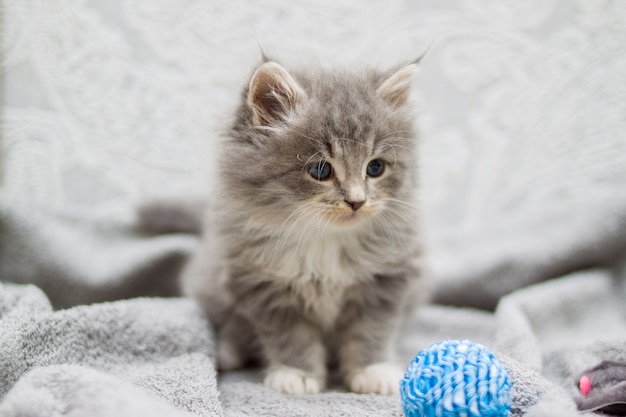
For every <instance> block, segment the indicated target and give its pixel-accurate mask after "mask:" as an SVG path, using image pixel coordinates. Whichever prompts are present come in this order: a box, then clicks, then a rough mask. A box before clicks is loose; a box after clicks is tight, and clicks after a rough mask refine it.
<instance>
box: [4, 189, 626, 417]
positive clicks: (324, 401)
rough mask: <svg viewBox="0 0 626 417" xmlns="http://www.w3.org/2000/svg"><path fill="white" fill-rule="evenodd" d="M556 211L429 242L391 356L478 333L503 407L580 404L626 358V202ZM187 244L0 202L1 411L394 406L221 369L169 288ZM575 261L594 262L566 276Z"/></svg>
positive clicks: (127, 226)
mask: <svg viewBox="0 0 626 417" xmlns="http://www.w3.org/2000/svg"><path fill="white" fill-rule="evenodd" d="M559 210H565V208H563V207H561V208H559V207H554V208H551V209H549V210H545V209H542V210H541V211H538V212H534V213H528V215H527V216H525V217H524V216H522V217H521V218H520V219H517V220H518V222H517V223H508V226H507V227H496V226H494V229H493V230H485V232H484V233H483V234H482V235H481V236H463V235H462V234H458V235H457V236H456V238H457V239H456V242H455V244H454V245H453V244H450V243H448V244H444V243H441V244H440V245H439V246H438V247H435V248H433V253H432V254H431V255H430V257H429V258H428V259H430V260H431V264H432V271H433V274H434V276H435V278H436V281H435V282H436V300H435V304H433V305H431V306H429V307H426V308H424V309H422V310H421V311H419V312H418V313H417V314H416V315H415V316H414V317H412V318H411V320H410V323H409V324H408V326H407V328H406V329H405V331H404V332H403V333H402V334H401V337H400V343H399V346H398V353H399V359H400V361H402V362H403V363H406V364H407V365H408V363H409V361H410V360H411V359H412V357H413V356H414V355H415V354H416V353H417V352H418V351H419V350H420V349H423V348H425V347H427V346H428V345H429V344H431V343H432V342H435V341H438V340H442V339H471V340H473V341H476V342H481V343H483V344H485V345H487V346H488V347H489V348H490V349H492V350H493V351H494V352H496V354H497V355H498V356H499V357H500V358H501V359H502V361H503V362H504V363H505V365H506V367H507V368H508V369H509V372H510V374H511V377H512V379H513V381H514V388H513V404H512V415H514V416H521V415H529V416H548V415H549V416H574V415H578V411H577V408H576V402H575V400H576V398H580V394H579V393H578V388H577V386H576V384H575V382H576V378H577V377H578V375H579V374H580V373H581V372H583V371H584V370H585V369H587V368H590V367H592V366H594V365H596V364H597V363H599V362H600V361H602V360H614V361H626V306H625V303H624V301H625V299H626V291H625V289H624V281H625V280H626V275H625V274H624V271H623V270H621V269H620V267H619V265H620V262H621V260H622V259H623V256H624V254H626V251H625V248H626V245H624V236H626V222H625V218H626V210H625V207H624V202H623V201H622V200H621V199H618V198H610V197H608V196H607V197H606V198H605V199H604V200H602V204H598V205H593V206H592V205H589V204H582V203H581V205H580V206H571V205H569V206H568V208H567V210H569V213H570V218H572V219H578V222H577V223H576V222H574V223H576V224H578V226H576V224H573V223H572V221H568V222H562V221H561V222H559V221H551V219H552V220H554V218H555V216H557V215H558V212H559ZM533 214H534V215H533ZM546 216H547V217H546ZM495 224H496V223H495V222H494V225H495ZM533 225H535V226H533ZM548 225H549V227H548ZM533 235H534V236H541V237H536V238H535V239H533V238H532V236H533ZM462 239H468V240H470V239H471V242H470V241H468V240H466V244H465V245H462ZM513 242H516V243H515V244H513ZM196 243H197V238H196V237H194V236H191V235H160V236H149V235H145V234H143V233H142V232H141V231H139V230H138V228H137V227H136V224H135V221H134V220H133V218H132V216H128V217H127V218H125V219H118V220H111V219H108V220H106V221H104V220H102V219H96V218H89V217H86V216H80V215H77V214H76V213H73V214H68V213H51V212H48V211H44V210H39V211H37V210H33V209H32V208H30V209H25V208H23V207H19V206H17V205H16V204H12V203H10V202H8V201H6V199H5V200H2V201H1V204H0V278H1V279H2V284H0V416H2V417H5V416H6V417H10V416H24V415H28V416H55V415H71V416H131V415H138V414H142V415H155V416H183V415H187V416H191V415H197V416H401V415H402V406H401V402H400V398H399V397H394V396H392V397H385V396H374V395H356V394H351V393H346V392H345V391H344V390H343V389H342V388H341V387H340V386H339V385H338V384H335V385H333V386H332V387H331V389H330V390H329V391H328V392H325V393H322V394H319V395H310V396H308V395H307V396H288V395H282V394H278V393H275V392H272V391H271V390H268V389H267V388H265V387H264V386H263V385H262V383H261V379H262V375H261V373H260V372H259V371H258V370H254V369H251V370H246V371H242V372H236V373H228V374H223V375H218V374H217V373H216V371H215V368H214V361H213V345H214V338H213V333H212V331H211V327H210V324H209V323H208V322H207V320H206V318H205V317H204V315H203V313H202V311H200V310H199V308H198V307H196V306H195V305H194V303H193V302H192V301H190V300H187V299H184V298H178V297H176V288H177V287H176V275H177V272H178V271H179V269H180V267H181V265H182V264H183V261H184V259H185V258H186V256H187V255H188V254H189V253H190V251H192V250H193V248H194V247H195V245H196ZM470 243H472V244H470ZM599 254H602V256H600V255H599ZM446 260H447V262H445V261H446ZM455 260H456V261H455ZM470 260H474V261H473V262H470ZM583 265H584V266H595V267H596V269H593V270H579V271H577V272H574V271H575V270H576V269H577V268H579V267H580V266H583ZM463 270H464V271H465V274H462V273H461V272H462V271H463ZM554 271H571V272H572V273H570V274H566V275H563V276H560V277H555V276H554V275H553V272H554ZM548 278H554V279H551V280H548ZM460 294H464V296H461V295H460ZM146 296H152V297H154V298H146ZM157 297H158V298H157ZM163 297H169V298H163ZM122 299H123V300H122ZM115 300H117V301H115ZM443 302H446V303H448V304H450V303H453V304H455V305H456V306H450V305H444V304H442V303H443ZM495 303H497V308H496V309H495V311H489V310H478V309H474V308H471V307H469V306H474V305H484V306H490V305H495ZM590 397H591V396H590Z"/></svg>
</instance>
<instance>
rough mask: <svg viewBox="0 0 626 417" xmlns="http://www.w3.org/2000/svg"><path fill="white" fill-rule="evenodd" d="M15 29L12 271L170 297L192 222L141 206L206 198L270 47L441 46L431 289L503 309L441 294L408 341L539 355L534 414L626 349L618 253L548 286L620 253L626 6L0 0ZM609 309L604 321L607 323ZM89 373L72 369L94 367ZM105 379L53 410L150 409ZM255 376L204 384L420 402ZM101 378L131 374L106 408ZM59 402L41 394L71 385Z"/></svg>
mask: <svg viewBox="0 0 626 417" xmlns="http://www.w3.org/2000/svg"><path fill="white" fill-rule="evenodd" d="M0 35H1V49H0V68H1V72H0V79H1V82H2V84H1V89H0V92H1V94H0V109H1V110H0V113H1V119H0V174H1V175H0V180H1V181H2V184H1V186H0V197H1V198H0V203H2V204H0V258H1V259H2V261H3V262H0V270H1V271H3V272H4V273H2V274H0V281H5V280H7V281H9V282H10V281H16V282H20V283H31V284H35V285H38V286H39V287H40V288H42V289H43V290H44V291H45V292H46V296H47V297H49V298H50V299H51V300H52V301H56V303H57V304H58V305H59V306H68V305H74V304H84V303H90V302H96V301H102V300H109V299H116V298H126V297H136V296H137V295H138V294H144V295H145V294H154V293H157V294H158V295H171V292H172V288H170V287H169V286H168V284H171V281H168V280H167V277H168V276H170V275H171V276H173V275H175V273H174V272H173V271H177V270H178V269H179V268H180V264H181V263H182V261H183V259H182V258H183V257H184V256H186V254H187V253H188V252H189V251H190V250H192V247H193V245H194V244H195V240H194V239H195V238H190V237H189V236H182V237H181V236H174V237H172V236H165V237H163V236H159V237H155V238H148V237H146V236H145V235H141V234H139V233H138V232H137V230H136V229H135V228H134V226H133V223H132V221H128V222H126V220H128V219H129V217H128V215H129V214H130V211H131V210H132V208H133V207H134V205H135V203H137V202H139V201H142V200H144V199H146V198H147V197H150V196H155V195H156V196H161V195H180V194H187V195H195V194H200V195H204V194H210V192H211V189H212V186H213V185H214V180H213V175H212V174H213V172H214V162H215V160H214V154H215V150H216V145H217V143H218V141H219V138H220V131H221V130H222V129H223V128H224V127H225V126H227V125H228V123H229V120H230V115H231V113H232V109H233V107H234V106H235V104H236V103H237V100H238V99H239V93H240V90H241V87H242V83H243V82H244V80H245V79H246V77H248V75H249V74H250V71H251V69H252V68H253V66H254V65H255V64H256V63H258V62H259V61H260V52H259V46H258V45H260V46H261V47H262V48H263V49H264V50H265V52H266V53H267V54H268V55H270V56H272V57H275V58H276V59H277V60H279V61H281V62H284V63H285V64H286V65H287V66H289V65H294V66H296V65H298V66H299V65H312V66H318V65H322V66H329V67H330V66H348V67H355V68H357V67H360V66H362V65H375V66H378V67H381V68H386V67H389V66H393V65H395V64H398V63H401V62H406V61H407V60H412V59H414V58H416V57H418V56H420V55H421V54H422V53H423V52H424V51H426V50H428V53H427V55H426V56H425V58H424V59H423V61H422V64H421V65H422V71H421V73H420V76H419V78H418V79H417V80H416V83H415V84H416V87H417V88H416V89H415V99H416V101H417V102H418V103H419V108H420V110H419V117H418V119H417V120H418V123H419V127H420V131H421V145H422V147H421V153H420V155H419V159H420V164H421V168H422V184H423V187H422V189H421V193H422V204H423V214H424V218H425V221H426V225H425V228H424V230H425V232H426V235H427V236H426V237H427V249H429V250H430V253H429V259H430V262H431V267H432V268H433V272H434V275H435V276H436V277H437V278H439V281H438V293H437V294H436V296H437V297H439V298H437V299H436V301H438V302H441V303H450V304H456V305H462V306H478V307H483V308H494V307H495V305H496V303H498V302H499V301H500V305H499V307H498V308H497V309H496V312H495V313H494V314H491V313H487V312H477V311H473V310H471V309H456V308H450V307H444V306H439V305H436V306H432V307H429V308H426V309H425V310H424V311H423V313H422V315H421V316H420V320H421V321H420V323H418V324H417V325H416V326H415V328H414V329H419V331H415V332H412V333H407V334H404V335H403V337H402V338H401V345H402V346H401V347H402V348H403V352H405V353H407V354H409V353H410V354H413V353H414V352H415V351H416V349H417V348H418V347H420V346H425V345H426V343H425V342H426V341H428V342H431V341H436V340H440V339H442V338H448V337H459V336H460V337H468V338H475V339H476V338H478V339H479V340H478V341H483V340H484V341H485V343H487V342H494V346H496V347H497V348H498V349H500V351H501V352H502V353H504V354H505V355H510V356H511V357H513V358H514V359H515V360H518V361H519V362H520V363H521V364H522V365H524V366H530V367H532V368H533V369H537V370H538V372H539V371H541V375H538V374H537V375H535V374H534V373H531V372H528V371H527V369H526V368H523V369H522V368H521V367H520V369H518V371H517V374H516V375H515V377H514V380H515V381H517V382H516V383H517V387H518V394H519V395H518V396H517V397H516V398H518V399H517V400H516V402H515V404H516V407H517V409H516V410H514V414H513V415H516V416H521V415H524V414H525V413H527V412H528V414H527V415H537V416H539V415H546V414H550V415H559V416H560V415H563V416H566V415H567V416H570V415H577V412H576V411H575V410H574V408H573V407H574V402H573V400H572V399H571V398H570V397H571V396H574V395H576V390H575V387H574V386H573V384H572V381H573V379H572V378H573V376H574V375H575V374H576V373H577V372H578V371H579V370H581V369H584V368H586V367H588V366H592V365H594V362H596V361H599V360H602V359H606V355H607V354H608V355H609V356H610V357H611V358H613V359H619V360H624V350H623V346H624V343H623V336H621V335H622V334H623V331H622V330H623V328H624V327H623V326H624V321H623V317H624V315H623V314H620V313H615V312H617V311H622V310H623V306H624V303H623V297H624V295H625V294H626V293H625V292H624V289H623V282H624V279H626V278H624V277H626V276H625V275H624V273H623V270H622V272H621V274H622V275H621V278H619V282H620V283H621V285H622V286H621V287H619V292H618V291H616V289H617V288H618V287H617V285H614V284H613V283H612V281H611V279H612V275H611V274H609V272H608V271H607V270H603V271H602V272H601V273H600V274H599V275H598V274H595V273H591V274H588V273H584V275H575V276H573V278H572V276H565V277H562V278H559V279H555V280H554V281H550V282H547V283H544V284H539V286H532V284H534V283H536V282H538V281H543V280H547V279H548V278H552V277H557V276H561V275H565V274H567V273H569V272H571V271H573V270H579V269H582V268H585V267H588V266H606V264H608V263H610V262H612V261H615V259H617V258H619V257H620V254H621V257H622V258H623V257H624V247H625V244H624V242H625V241H626V240H625V239H626V234H625V233H624V230H626V53H625V51H626V3H625V2H623V1H621V0H526V1H513V0H439V1H429V0H412V1H403V0H387V1H385V2H378V1H375V0H360V1H357V0H335V1H318V0H299V1H297V2H284V1H280V0H267V1H262V2H261V1H257V2H255V1H252V0H249V1H244V0H231V1H209V0H107V1H97V0H64V1H50V0H0ZM29 206H33V207H36V209H33V210H27V209H25V208H27V207H29ZM37 213H38V214H37ZM57 213H62V214H63V215H62V216H60V217H59V218H57V216H56V215H55V214H57ZM68 213H70V214H68ZM76 213H78V214H77V215H76V216H74V214H76ZM82 218H88V220H85V221H80V220H77V219H82ZM120 219H121V220H123V221H122V223H121V224H122V225H123V226H119V224H120V223H119V221H120ZM94 220H95V222H96V223H98V226H97V227H95V226H94V225H92V222H94ZM100 221H101V222H100ZM112 225H113V226H112ZM116 225H118V226H116ZM111 228H112V230H109V231H108V233H102V230H108V229H111ZM7 248H8V249H7ZM3 250H4V251H3ZM167 265H169V268H170V269H168V267H167ZM625 265H626V264H625ZM153 266H154V267H153ZM94 269H95V270H96V271H95V272H93V270H94ZM155 271H156V272H159V271H160V272H161V274H157V273H156V272H155ZM171 271H172V272H171ZM83 278H84V280H83V281H80V280H81V279H83ZM616 281H618V280H616ZM77 283H78V285H77ZM158 283H160V284H159V285H157V284H158ZM1 286H2V284H0V287H1ZM524 287H528V288H524ZM520 288H521V290H520ZM148 290H154V292H149V291H148ZM20 291H21V290H20ZM28 291H35V289H32V288H31V289H29V290H28ZM36 291H38V290H36ZM511 291H513V292H512V294H511V295H510V296H507V297H504V298H502V299H501V297H502V296H503V295H504V294H507V293H509V292H511ZM4 294H5V295H7V294H8V295H9V296H10V295H11V294H10V292H8V291H7V292H5V293H4ZM0 295H2V288H0ZM564 295H565V296H564ZM131 303H132V302H131ZM137 303H140V304H142V305H143V304H144V301H140V302H137ZM27 304H28V303H27ZM145 304H146V306H149V305H150V304H151V303H150V302H149V301H145ZM120 305H121V306H124V305H126V304H125V302H121V304H120V303H117V304H116V303H113V304H109V305H108V306H109V307H107V308H109V309H111V310H113V311H117V308H119V306H120ZM133 305H134V304H133ZM597 306H604V307H603V308H601V309H598V308H596V307H597ZM80 308H83V307H79V309H80ZM98 308H102V307H101V304H94V305H92V306H89V307H87V308H86V309H85V310H84V311H94V309H98ZM150 309H152V307H150ZM620 309H621V310H620ZM150 311H151V310H150ZM598 311H600V312H601V313H602V314H601V317H600V318H602V319H603V320H601V322H602V323H604V326H597V325H596V324H597V320H596V321H594V320H593V319H596V318H597V317H598V315H597V314H598ZM51 314H52V313H51ZM55 314H56V313H55ZM160 314H172V313H171V311H160ZM67 316H69V317H70V318H71V316H72V313H71V311H70V313H68V314H67ZM56 317H58V315H57V316H56ZM94 317H96V318H99V319H105V318H106V317H101V316H94ZM148 317H149V318H150V319H151V320H154V321H155V322H157V321H158V320H160V315H159V314H150V315H149V316H148ZM27 319H28V317H27V316H24V317H22V320H26V322H28V320H27ZM611 320H614V322H613V321H611ZM580 322H582V326H578V325H579V324H581V323H580ZM7 323H8V321H7ZM607 323H608V324H614V326H608V325H607ZM9 324H10V325H11V326H13V323H12V322H11V323H9ZM52 324H55V325H59V326H60V325H61V324H63V322H58V321H56V322H53V323H52ZM92 324H93V325H94V326H95V327H98V326H100V321H99V320H93V323H92ZM158 327H159V326H154V328H153V329H152V330H155V332H156V333H155V334H158V332H159V331H160V329H159V328H158ZM54 328H56V327H54ZM60 328H65V326H64V325H63V326H60ZM616 329H617V330H616ZM204 330H206V329H204ZM582 333H584V335H583V336H584V337H581V334H582ZM118 336H119V337H125V336H126V334H125V333H123V332H120V333H119V334H118ZM131 336H133V335H131ZM134 336H137V335H134ZM139 336H141V335H139ZM616 336H620V337H621V338H619V340H618V341H617V342H615V340H614V339H615V338H616ZM600 337H603V338H604V339H602V340H600ZM426 339H428V340H426ZM430 339H432V340H430ZM3 340H4V339H3V338H2V337H0V342H1V341H3ZM6 340H9V339H6ZM129 340H131V341H132V340H133V339H132V337H130V338H129ZM598 340H600V342H598ZM607 340H608V341H607ZM496 342H497V343H496ZM609 342H610V343H609ZM1 344H2V343H0V345H1ZM616 346H617V348H616ZM96 351H97V352H98V351H99V350H96ZM123 353H124V354H125V352H123ZM5 357H6V356H5ZM62 359H63V360H65V358H62ZM29 360H30V359H29ZM138 360H142V359H141V358H138ZM61 363H65V362H61ZM166 368H167V367H166ZM166 368H163V369H164V372H165V371H167V370H169V368H167V369H166ZM2 369H3V367H2V366H0V370H2ZM7 369H8V368H7ZM67 369H69V368H67ZM67 369H66V368H63V367H61V368H54V369H50V370H48V371H46V370H43V371H41V370H36V371H35V373H29V374H26V375H25V376H24V377H23V378H22V379H21V380H20V381H21V382H20V383H19V385H16V388H15V389H14V390H13V391H12V394H11V395H12V396H11V397H8V398H9V400H11V401H7V400H6V398H7V397H5V398H4V400H5V401H4V403H2V404H0V407H3V406H4V407H6V408H5V410H7V409H9V407H13V406H14V405H18V406H20V407H22V406H28V407H30V404H31V402H30V398H31V397H32V395H31V391H30V388H32V387H37V388H41V387H43V388H46V386H47V385H46V384H45V383H46V382H47V381H50V380H54V379H55V378H57V377H58V375H60V374H62V373H63V372H65V373H66V374H67ZM515 369H517V368H515ZM70 371H72V372H70V373H69V374H67V375H65V377H66V379H67V378H70V379H71V377H72V375H76V373H77V372H78V368H76V369H75V368H71V369H70ZM42 372H43V373H42ZM203 372H205V371H204V368H200V367H199V368H198V369H195V368H192V369H191V370H190V374H191V375H196V376H198V377H202V376H203V374H202V373H203ZM16 375H17V374H16ZM68 375H69V377H68ZM185 375H186V374H185ZM185 375H183V376H185ZM42 376H43V377H45V378H44V379H42ZM86 376H87V377H89V378H91V380H92V381H95V382H96V384H95V385H85V386H84V387H83V388H85V389H84V390H82V391H81V392H86V393H87V394H89V395H88V396H87V397H86V399H85V398H84V397H76V396H75V395H74V391H73V388H72V387H74V386H75V383H74V382H75V381H70V382H73V383H72V384H70V385H67V386H65V385H63V386H61V387H60V388H63V389H66V388H67V389H68V391H67V392H61V393H58V392H57V394H58V395H57V397H55V398H59V399H60V400H63V401H65V402H64V403H63V402H61V401H60V400H59V402H58V404H74V403H79V404H81V405H88V406H89V407H91V408H94V409H98V407H100V404H105V403H107V401H108V398H109V395H110V393H113V394H115V395H117V397H115V398H118V399H122V400H124V401H126V400H127V399H128V401H130V402H133V401H135V402H136V401H139V402H140V403H141V404H143V403H146V404H148V403H150V401H149V400H147V399H145V398H144V397H142V396H138V397H135V393H136V392H137V391H135V390H126V387H127V385H126V382H124V384H120V385H119V386H118V385H116V384H115V382H113V383H112V382H111V380H110V379H109V378H108V377H106V378H105V376H102V375H101V374H99V373H93V372H89V373H87V374H86ZM92 376H93V378H92ZM148 376H149V375H148ZM174 376H175V377H176V378H179V379H181V380H183V381H185V380H186V379H185V378H181V375H180V374H175V375H174ZM210 376H211V375H210V373H207V378H209V377H210ZM235 377H237V376H236V375H235ZM258 377H259V374H258V373H255V374H254V376H253V377H249V378H248V377H246V376H245V375H244V376H243V377H242V378H241V379H243V380H244V382H239V381H238V380H236V378H235V380H233V379H231V380H229V379H228V378H229V376H228V375H226V376H225V377H224V379H223V380H222V382H221V384H220V385H219V386H217V385H215V386H213V385H211V384H212V381H206V385H207V386H208V385H211V387H212V388H215V391H216V392H217V390H218V389H219V391H220V401H221V403H222V405H223V409H224V415H233V416H234V415H248V414H249V411H250V408H251V407H252V408H254V410H255V411H258V415H320V416H321V415H329V414H331V413H332V414H333V415H380V410H388V413H387V414H389V415H394V416H396V415H397V416H399V415H401V414H400V413H401V410H400V404H399V403H398V401H397V400H396V399H393V398H387V397H385V398H382V397H380V398H379V397H354V396H352V395H351V394H345V393H337V392H330V393H325V394H323V396H320V397H315V396H311V397H297V398H290V399H289V401H283V400H284V397H282V396H281V395H280V394H277V393H274V392H271V391H268V390H266V389H265V388H264V387H263V386H262V385H261V384H260V383H251V382H250V381H252V382H259V378H258ZM176 378H175V379H176ZM254 378H257V379H254ZM545 378H547V379H549V380H550V381H546V379H545ZM77 380H78V381H79V382H81V381H83V379H77ZM163 380H165V381H166V382H167V381H169V379H167V378H165V379H160V380H159V381H161V382H162V381H163ZM190 380H191V381H195V380H194V379H190ZM41 381H43V382H44V384H43V385H42V382H41ZM150 381H151V380H150ZM13 382H14V381H12V382H11V383H13ZM159 384H160V382H158V383H155V384H154V387H153V391H154V392H158V391H159V390H161V388H162V387H163V386H165V385H159ZM100 386H107V387H109V388H112V390H102V391H101V392H100V393H99V396H98V399H101V400H102V402H98V401H95V402H94V401H93V390H94V389H95V388H94V387H96V388H97V387H100ZM9 387H10V386H9V385H7V387H6V388H9ZM68 387H69V388H68ZM563 387H565V388H563ZM55 388H56V387H55ZM70 388H72V389H70ZM176 389H178V388H176ZM176 389H174V390H173V391H172V392H171V393H172V395H171V398H178V396H177V394H176ZM196 389H197V387H196V386H193V387H191V388H190V389H189V390H190V391H189V392H191V393H193V392H195V391H193V390H196ZM564 389H565V390H566V392H565V391H563V390H564ZM38 392H44V391H38ZM50 392H52V391H50ZM142 392H143V391H142ZM185 392H187V391H185ZM167 393H168V395H169V394H170V391H167ZM144 394H145V392H143V394H141V395H144ZM161 397H166V398H170V397H168V396H163V395H161ZM22 398H29V401H28V402H26V401H21V399H22ZM41 398H43V399H42V400H41V401H39V399H38V402H36V403H32V404H36V406H39V405H42V404H44V403H45V402H46V401H47V400H48V399H50V398H53V397H50V396H43V397H41ZM41 398H40V399H41ZM320 398H322V400H321V401H320V400H319V399H320ZM538 399H539V401H538ZM74 400H76V401H74ZM112 404H113V405H115V404H117V405H118V406H119V407H118V408H120V409H122V408H124V407H125V403H124V402H119V403H112ZM189 404H191V405H193V406H196V405H198V404H199V403H197V402H193V401H192V402H190V403H189ZM189 404H183V405H182V406H180V407H179V408H177V409H176V410H175V413H174V414H171V415H178V414H179V412H181V410H183V411H189ZM44 405H45V404H44ZM153 405H154V409H155V410H157V409H158V410H161V409H163V410H165V409H169V408H170V407H171V406H172V404H166V405H163V404H161V402H158V403H154V404H153ZM209 405H211V404H209ZM48 406H49V407H50V408H49V409H56V408H55V407H57V402H50V403H49V404H48ZM174 406H177V407H178V404H174ZM198 406H199V407H200V409H202V406H203V404H199V405H198ZM220 407H221V406H220ZM531 407H534V408H531ZM11 409H12V410H17V411H16V412H15V413H14V414H7V415H22V414H23V412H22V411H21V410H22V408H11ZM83 409H84V408H83ZM83 409H77V410H78V411H76V412H75V414H76V415H79V414H81V410H83ZM44 410H46V411H47V410H48V408H44ZM111 410H113V409H111ZM529 410H530V411H529ZM548 410H549V411H548ZM117 412H118V411H117V409H115V410H113V411H112V412H111V413H110V414H111V415H118V414H115V413H117ZM101 413H102V412H101ZM359 413H360V414H359ZM0 414H2V413H0ZM49 414H50V413H49V412H42V413H41V415H49ZM197 414H198V415H213V414H210V413H209V412H208V411H206V410H203V411H199V412H197ZM215 414H219V413H218V412H216V413H215Z"/></svg>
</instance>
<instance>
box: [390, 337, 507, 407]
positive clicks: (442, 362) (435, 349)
mask: <svg viewBox="0 0 626 417" xmlns="http://www.w3.org/2000/svg"><path fill="white" fill-rule="evenodd" d="M512 385H513V383H512V382H511V379H510V378H509V373H508V372H507V371H506V369H505V368H504V366H503V365H502V363H501V362H500V361H499V360H498V358H496V357H495V356H494V354H493V353H491V352H490V351H489V349H487V348H486V347H485V346H483V345H481V344H479V343H472V342H470V341H468V340H461V341H460V340H446V341H442V342H438V343H435V344H433V345H431V346H430V347H429V348H428V349H425V350H423V351H421V352H420V353H418V354H417V356H416V357H415V359H413V361H412V362H411V364H410V365H409V367H408V369H407V371H406V373H405V375H404V378H403V379H402V380H401V381H400V396H401V397H402V404H403V406H404V413H405V414H406V416H407V417H422V416H424V417H452V416H467V417H506V416H508V415H509V412H510V411H511V386H512Z"/></svg>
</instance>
